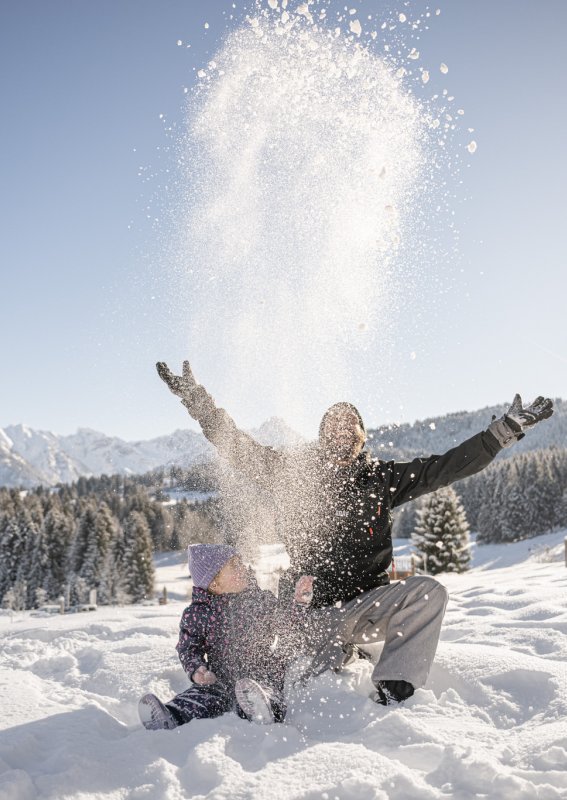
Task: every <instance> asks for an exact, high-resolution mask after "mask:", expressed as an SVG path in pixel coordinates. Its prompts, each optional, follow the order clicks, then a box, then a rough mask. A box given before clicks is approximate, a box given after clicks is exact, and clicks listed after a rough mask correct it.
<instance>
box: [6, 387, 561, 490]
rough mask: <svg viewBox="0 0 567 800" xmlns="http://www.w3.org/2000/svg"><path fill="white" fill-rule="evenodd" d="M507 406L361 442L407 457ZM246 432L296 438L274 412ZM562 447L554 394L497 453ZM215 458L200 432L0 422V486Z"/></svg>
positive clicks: (384, 454) (264, 438)
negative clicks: (129, 435)
mask: <svg viewBox="0 0 567 800" xmlns="http://www.w3.org/2000/svg"><path fill="white" fill-rule="evenodd" d="M505 410H506V406H504V405H500V406H492V407H488V408H483V409H480V410H478V411H462V412H457V413H453V414H445V415H443V416H439V417H430V418H428V419H425V420H420V421H417V422H414V423H413V424H409V423H406V424H402V425H385V426H381V427H378V428H373V429H370V430H369V431H368V447H369V449H370V450H371V451H372V452H373V453H374V454H375V455H378V456H379V457H380V458H383V459H390V458H395V459H398V460H399V459H408V458H413V457H414V456H416V455H422V456H423V455H425V456H426V455H429V454H431V453H443V452H445V451H446V450H449V449H450V448H451V447H454V446H455V444H457V443H458V442H460V441H463V440H464V439H466V438H468V437H469V436H472V435H473V434H474V433H477V432H478V431H481V430H483V429H484V428H486V427H487V425H488V424H489V423H490V420H491V418H492V416H493V415H496V416H501V415H502V414H503V413H504V411H505ZM250 433H251V434H252V435H253V436H254V438H255V439H257V440H258V441H259V442H260V443H261V444H269V445H271V446H272V447H277V448H289V447H295V446H297V445H298V444H301V442H302V441H304V440H303V439H302V437H301V436H300V435H299V434H297V433H296V432H295V431H293V430H292V429H291V428H290V427H289V426H288V425H287V424H286V423H285V422H284V421H283V420H281V419H279V418H277V417H273V418H271V419H269V420H267V421H266V422H264V423H263V424H262V425H261V426H260V427H259V428H257V429H255V430H253V431H250ZM553 446H556V447H565V446H567V402H566V401H564V400H556V401H555V413H554V415H553V417H551V419H549V420H546V421H545V422H544V423H542V424H541V425H538V426H537V427H536V428H535V429H534V430H533V431H530V432H529V433H528V435H527V436H526V437H525V438H524V439H523V440H522V441H521V442H519V443H518V444H517V445H516V446H515V447H513V448H510V449H509V450H506V451H504V452H503V453H502V457H506V456H507V455H511V454H516V453H519V452H522V451H524V450H534V449H541V448H546V447H553ZM214 457H215V449H214V447H213V446H212V445H211V444H209V442H208V441H207V440H206V439H205V437H204V436H203V435H202V434H200V433H195V432H193V431H190V430H177V431H174V432H173V433H171V434H169V435H167V436H159V437H157V438H155V439H149V440H147V441H135V442H127V441H124V440H123V439H120V438H118V437H114V436H106V435H105V434H104V433H99V432H97V431H93V430H91V429H89V428H79V430H78V431H77V432H76V433H74V434H71V435H66V436H61V435H57V434H55V433H51V432H49V431H39V430H34V429H32V428H29V427H27V426H25V425H21V424H20V425H10V426H8V427H6V428H0V486H9V487H17V486H21V487H24V488H30V487H32V486H37V485H39V484H43V485H44V486H53V485H55V484H57V483H70V482H72V481H75V480H77V478H79V477H80V476H82V475H84V476H90V475H101V474H107V475H112V474H125V475H138V474H142V473H144V472H148V471H150V470H153V469H156V468H158V467H169V466H173V465H176V466H181V467H185V468H188V467H192V466H195V465H197V464H202V463H206V462H207V461H210V460H211V459H213V458H214Z"/></svg>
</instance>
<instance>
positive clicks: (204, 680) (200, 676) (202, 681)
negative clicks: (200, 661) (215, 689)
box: [191, 666, 217, 686]
mask: <svg viewBox="0 0 567 800" xmlns="http://www.w3.org/2000/svg"><path fill="white" fill-rule="evenodd" d="M191 680H192V681H193V683H198V684H199V686H210V684H211V683H216V682H217V676H216V675H215V673H214V672H211V671H210V669H207V668H206V667H203V666H201V667H199V668H198V669H196V670H195V672H194V673H193V677H192V678H191Z"/></svg>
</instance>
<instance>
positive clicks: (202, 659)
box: [177, 577, 309, 691]
mask: <svg viewBox="0 0 567 800" xmlns="http://www.w3.org/2000/svg"><path fill="white" fill-rule="evenodd" d="M308 615H309V612H308V609H307V608H306V607H305V606H303V605H301V604H298V603H292V604H291V605H289V604H288V605H286V606H282V605H280V604H279V603H278V600H277V598H276V596H275V595H274V594H272V592H268V591H264V590H262V589H260V588H259V587H258V584H257V583H256V580H255V579H254V578H253V577H252V578H251V585H250V587H249V588H248V589H246V590H245V591H244V592H240V593H238V594H220V595H215V594H211V593H210V592H208V591H207V590H206V589H200V588H194V589H193V599H192V603H191V605H190V606H188V607H187V608H186V609H185V611H184V612H183V616H182V617H181V622H180V625H179V628H180V630H179V641H178V643H177V652H178V654H179V660H180V661H181V664H182V665H183V669H184V670H185V672H186V673H187V675H188V676H189V678H191V677H192V675H193V673H194V672H195V670H196V669H197V668H198V667H200V666H202V665H204V666H206V667H207V669H210V670H212V671H213V672H214V673H215V675H216V676H217V680H218V681H219V682H220V683H221V684H223V685H224V687H225V688H226V689H227V690H228V691H232V690H233V687H234V684H235V682H236V681H237V680H238V679H239V678H254V679H256V680H259V681H260V682H264V683H268V684H269V685H271V686H273V687H274V688H278V689H281V687H282V684H283V678H284V673H285V668H286V666H287V665H288V664H289V663H290V662H291V661H292V660H293V659H294V658H296V657H297V655H298V654H299V652H300V651H301V647H302V645H303V644H304V641H305V632H306V621H307V617H308Z"/></svg>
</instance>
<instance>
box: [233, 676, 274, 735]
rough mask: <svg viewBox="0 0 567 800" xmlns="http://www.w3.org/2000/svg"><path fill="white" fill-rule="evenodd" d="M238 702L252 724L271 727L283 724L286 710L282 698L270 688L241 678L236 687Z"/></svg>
mask: <svg viewBox="0 0 567 800" xmlns="http://www.w3.org/2000/svg"><path fill="white" fill-rule="evenodd" d="M235 693H236V700H237V701H238V705H239V706H240V708H241V710H242V712H243V714H244V715H245V716H246V717H247V719H249V720H250V721H251V722H257V723H258V724H259V725H269V724H270V723H272V722H283V721H284V718H285V712H286V708H285V705H284V702H283V699H282V698H281V696H280V695H279V694H278V693H277V692H275V691H274V690H273V689H272V688H270V687H269V686H261V685H260V684H259V683H257V681H254V680H252V678H241V679H240V680H238V681H236V685H235Z"/></svg>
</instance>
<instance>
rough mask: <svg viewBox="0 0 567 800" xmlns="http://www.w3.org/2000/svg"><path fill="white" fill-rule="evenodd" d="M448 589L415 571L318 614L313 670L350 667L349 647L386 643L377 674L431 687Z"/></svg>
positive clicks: (315, 613) (374, 675) (376, 678)
mask: <svg viewBox="0 0 567 800" xmlns="http://www.w3.org/2000/svg"><path fill="white" fill-rule="evenodd" d="M447 599H448V593H447V590H446V589H445V587H444V586H442V585H441V584H440V583H438V582H437V581H436V580H434V579H433V578H430V577H428V576H425V575H415V576H413V577H411V578H406V580H404V581H400V582H399V583H392V584H388V585H386V586H378V587H376V589H371V590H370V591H368V592H364V593H363V594H360V595H358V597H355V598H353V599H352V600H349V601H348V602H347V603H344V604H343V605H342V606H341V607H340V608H337V607H334V606H330V607H326V608H321V609H316V610H314V611H313V612H312V618H311V619H312V621H313V636H312V639H311V644H312V647H313V648H314V649H315V651H316V655H315V657H314V659H313V663H312V670H311V671H312V674H315V675H318V674H320V673H321V672H323V671H324V670H326V669H335V670H339V669H341V667H342V666H344V662H345V659H346V658H347V656H346V655H345V648H348V645H349V644H357V645H360V646H361V648H362V649H364V645H368V644H373V643H376V642H380V641H384V649H383V650H382V653H381V655H380V659H379V661H378V663H377V664H376V666H375V667H374V671H373V673H372V680H373V682H374V683H376V682H377V681H380V680H382V681H383V680H403V681H407V682H408V683H411V685H412V686H413V687H414V688H415V689H418V688H420V687H422V686H425V683H426V681H427V676H428V675H429V670H430V669H431V665H432V663H433V659H434V657H435V651H436V649H437V642H438V641H439V633H440V631H441V622H442V621H443V615H444V613H445V607H446V605H447Z"/></svg>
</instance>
